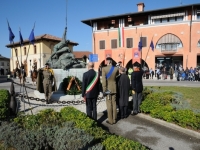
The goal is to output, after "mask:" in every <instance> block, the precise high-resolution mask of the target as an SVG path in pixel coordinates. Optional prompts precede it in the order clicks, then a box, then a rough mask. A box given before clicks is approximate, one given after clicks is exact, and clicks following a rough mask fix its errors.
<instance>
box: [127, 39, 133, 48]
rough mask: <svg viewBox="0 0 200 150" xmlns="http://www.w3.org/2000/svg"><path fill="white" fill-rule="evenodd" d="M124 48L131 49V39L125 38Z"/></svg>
mask: <svg viewBox="0 0 200 150" xmlns="http://www.w3.org/2000/svg"><path fill="white" fill-rule="evenodd" d="M126 47H127V48H132V47H133V38H127V39H126Z"/></svg>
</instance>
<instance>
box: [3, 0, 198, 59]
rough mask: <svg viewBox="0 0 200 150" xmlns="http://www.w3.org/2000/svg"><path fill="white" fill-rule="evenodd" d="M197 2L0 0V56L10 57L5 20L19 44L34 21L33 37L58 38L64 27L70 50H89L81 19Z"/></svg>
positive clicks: (86, 28)
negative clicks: (140, 7)
mask: <svg viewBox="0 0 200 150" xmlns="http://www.w3.org/2000/svg"><path fill="white" fill-rule="evenodd" d="M140 2H143V3H144V4H145V8H144V11H148V10H155V9H162V8H169V7H176V6H180V5H181V3H182V5H189V4H196V3H200V1H199V0H0V54H1V55H2V56H4V57H7V58H10V57H11V55H10V49H9V48H7V47H6V45H7V44H9V42H10V41H9V32H8V25H7V19H8V21H9V24H10V27H11V29H12V31H13V33H14V35H15V38H14V42H18V41H19V28H20V29H21V33H22V36H23V39H28V37H29V35H30V32H31V30H32V28H33V25H34V22H35V29H34V34H35V36H38V35H42V34H50V35H54V36H57V37H62V34H63V32H64V28H65V27H66V26H67V39H69V40H71V41H74V42H77V43H79V45H78V46H75V47H74V51H92V28H91V27H90V26H88V25H86V24H84V23H82V22H81V20H87V19H91V18H98V17H105V16H112V15H119V14H124V13H134V12H137V4H138V3H140Z"/></svg>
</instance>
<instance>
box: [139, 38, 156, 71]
mask: <svg viewBox="0 0 200 150" xmlns="http://www.w3.org/2000/svg"><path fill="white" fill-rule="evenodd" d="M153 37H154V35H153V36H152V38H151V41H153ZM150 47H151V45H149V48H148V51H147V54H146V57H145V60H144V65H143V67H144V66H145V64H146V60H147V56H148V53H149V49H150ZM143 67H142V68H143Z"/></svg>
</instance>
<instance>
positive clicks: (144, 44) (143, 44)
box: [140, 37, 147, 47]
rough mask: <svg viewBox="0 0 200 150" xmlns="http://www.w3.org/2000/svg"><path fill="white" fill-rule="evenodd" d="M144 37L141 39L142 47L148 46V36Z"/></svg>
mask: <svg viewBox="0 0 200 150" xmlns="http://www.w3.org/2000/svg"><path fill="white" fill-rule="evenodd" d="M140 38H142V39H141V41H142V47H147V37H140Z"/></svg>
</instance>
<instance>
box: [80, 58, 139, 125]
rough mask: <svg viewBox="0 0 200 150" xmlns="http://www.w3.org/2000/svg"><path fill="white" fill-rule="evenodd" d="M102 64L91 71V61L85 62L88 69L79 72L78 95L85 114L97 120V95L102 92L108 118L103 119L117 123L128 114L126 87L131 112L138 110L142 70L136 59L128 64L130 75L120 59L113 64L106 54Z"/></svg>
mask: <svg viewBox="0 0 200 150" xmlns="http://www.w3.org/2000/svg"><path fill="white" fill-rule="evenodd" d="M106 64H107V65H106V66H105V67H103V68H101V71H100V72H96V71H94V63H92V62H90V63H88V71H87V72H85V73H84V74H83V80H82V97H83V98H84V100H85V101H86V113H87V116H89V117H90V118H92V119H94V120H97V106H96V103H97V97H98V95H99V93H101V92H102V94H103V96H104V97H105V98H106V107H107V118H108V119H107V121H106V123H108V124H110V125H113V124H115V123H117V120H118V119H124V118H127V117H128V115H129V114H128V103H129V95H130V93H129V91H132V96H133V110H132V111H131V114H132V115H137V114H138V113H140V104H141V102H142V91H143V83H142V78H143V70H142V69H141V66H140V64H137V63H136V64H134V65H133V67H132V70H133V71H132V72H131V73H130V75H127V73H126V72H127V70H126V68H124V67H122V66H121V62H119V63H118V64H117V66H113V62H112V58H110V57H108V58H106ZM129 69H130V68H129ZM129 71H130V70H129ZM100 75H101V78H100ZM101 79H102V80H101ZM118 109H119V111H118V113H117V110H118Z"/></svg>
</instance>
